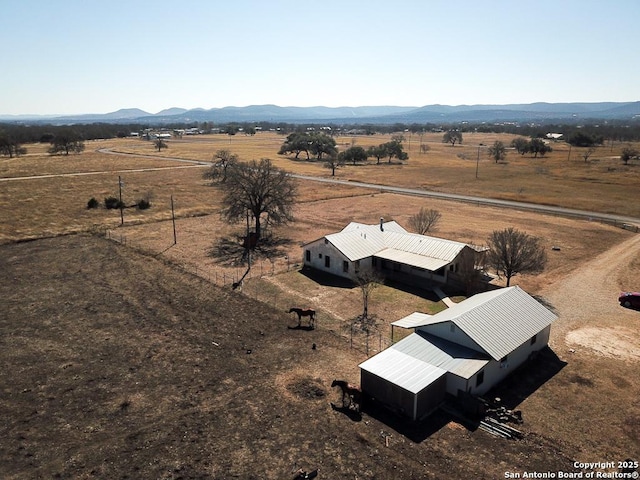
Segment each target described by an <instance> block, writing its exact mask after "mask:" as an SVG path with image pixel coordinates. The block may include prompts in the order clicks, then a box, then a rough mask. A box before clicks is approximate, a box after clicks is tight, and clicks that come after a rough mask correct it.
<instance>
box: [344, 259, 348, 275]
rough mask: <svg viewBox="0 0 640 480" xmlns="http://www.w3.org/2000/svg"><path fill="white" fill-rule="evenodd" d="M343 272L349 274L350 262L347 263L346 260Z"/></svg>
mask: <svg viewBox="0 0 640 480" xmlns="http://www.w3.org/2000/svg"><path fill="white" fill-rule="evenodd" d="M342 271H343V272H344V273H347V272H348V271H349V262H347V261H346V260H344V261H343V262H342Z"/></svg>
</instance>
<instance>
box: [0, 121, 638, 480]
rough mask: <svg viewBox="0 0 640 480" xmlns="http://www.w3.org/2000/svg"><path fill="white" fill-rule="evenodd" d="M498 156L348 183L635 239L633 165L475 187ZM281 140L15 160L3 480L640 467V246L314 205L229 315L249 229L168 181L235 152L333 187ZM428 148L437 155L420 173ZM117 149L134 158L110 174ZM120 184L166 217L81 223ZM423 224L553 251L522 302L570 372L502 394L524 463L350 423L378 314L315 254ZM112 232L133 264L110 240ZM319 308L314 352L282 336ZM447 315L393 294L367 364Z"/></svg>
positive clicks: (450, 234) (370, 419) (551, 357)
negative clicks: (539, 309)
mask: <svg viewBox="0 0 640 480" xmlns="http://www.w3.org/2000/svg"><path fill="white" fill-rule="evenodd" d="M495 138H500V139H501V140H503V141H505V143H508V142H509V141H510V138H512V137H509V136H505V135H501V136H491V135H483V136H480V135H472V134H468V135H465V141H464V144H463V145H461V146H458V145H456V147H451V146H450V145H445V144H442V143H441V142H440V139H441V135H436V134H427V135H424V136H423V137H422V138H420V137H418V136H416V135H414V136H412V137H411V138H410V139H409V138H408V139H407V143H408V145H407V147H406V149H407V150H408V151H409V153H410V159H409V161H408V162H407V163H406V164H405V165H396V164H392V165H387V164H385V165H367V166H357V167H353V166H346V167H345V168H343V169H340V170H338V172H337V176H338V177H339V178H341V179H353V180H358V181H367V182H372V183H380V184H390V185H400V186H404V187H424V188H429V189H436V190H439V191H447V192H454V193H465V194H472V195H479V196H490V197H494V198H508V199H515V200H522V201H529V202H540V203H546V204H554V205H562V206H567V207H572V208H580V209H584V210H593V211H598V212H609V213H616V214H620V215H626V216H634V217H640V206H639V205H638V204H637V202H634V201H632V200H633V199H634V198H635V197H636V196H637V185H638V180H639V179H640V165H637V164H634V163H633V162H630V165H628V166H624V165H622V163H621V162H620V160H619V159H617V158H616V157H615V156H616V154H617V153H618V152H619V149H620V148H622V145H614V146H613V147H611V146H607V147H602V148H601V149H599V151H598V152H596V153H595V154H594V155H593V156H592V157H591V158H590V159H589V162H587V163H585V162H584V160H583V159H582V158H580V157H579V156H578V155H579V154H578V152H575V151H572V158H568V156H569V155H568V154H569V149H568V146H566V145H564V144H554V145H553V147H554V152H553V153H552V154H551V155H549V157H548V158H545V159H531V158H528V157H524V158H523V157H520V156H516V155H515V154H514V153H510V154H509V156H508V157H507V160H506V162H505V163H503V164H495V163H493V162H492V161H490V160H488V159H487V158H486V155H485V156H481V157H480V162H479V175H478V176H479V178H478V179H477V180H476V178H475V172H476V161H477V152H478V147H477V145H478V144H479V143H483V144H485V145H489V144H491V143H492V142H493V140H494V139H495ZM282 139H283V138H282V137H281V136H277V135H275V134H270V133H260V134H258V135H256V136H254V137H245V136H234V137H227V136H222V135H220V136H202V137H196V138H194V139H193V140H191V139H190V141H182V142H180V141H171V142H170V143H169V149H168V150H163V151H162V152H161V153H160V154H158V153H157V152H154V151H153V148H152V145H151V144H150V143H147V142H143V141H141V140H134V139H122V140H109V141H98V142H91V143H87V148H86V151H85V152H84V153H83V154H81V155H77V156H74V155H70V156H69V157H50V156H48V155H46V154H45V148H44V147H43V146H28V149H29V154H28V155H26V156H24V157H21V158H18V159H11V160H9V159H2V160H0V207H2V208H1V210H0V225H2V229H1V230H0V244H3V245H0V267H1V268H0V289H1V291H0V295H2V298H3V299H4V302H5V308H3V309H2V313H0V338H1V339H2V354H0V359H2V363H3V369H2V374H0V379H1V380H0V389H1V390H2V396H1V399H0V404H1V405H2V408H0V419H1V420H2V427H0V428H1V430H0V438H2V440H0V471H2V472H3V478H10V479H22V478H108V479H113V478H122V479H124V478H130V479H134V478H163V479H178V478H202V479H208V478H211V479H227V478H246V479H249V478H255V479H257V478H267V479H283V478H292V477H293V472H294V470H295V469H297V468H304V469H306V470H310V469H312V468H319V469H320V477H319V478H331V479H334V478H367V479H373V478H376V479H405V478H406V479H414V478H415V479H418V478H433V479H436V478H465V477H469V478H486V479H495V478H505V472H523V471H538V472H546V471H547V470H550V471H556V472H557V471H559V470H564V471H572V470H573V468H572V464H573V461H576V460H577V461H581V462H598V461H614V462H615V461H618V460H624V459H625V458H629V457H631V458H634V459H636V460H637V459H640V446H639V445H640V437H639V434H638V432H640V403H639V402H638V396H639V394H640V381H639V379H638V375H637V371H638V362H639V361H640V342H639V341H638V332H639V331H640V313H639V312H637V311H633V310H628V309H624V308H622V307H620V306H619V305H618V304H617V302H616V294H617V292H618V291H619V290H621V289H623V290H626V289H635V290H640V284H638V278H640V260H639V259H640V254H639V252H640V241H639V240H638V239H639V238H640V237H638V235H636V234H632V233H630V232H628V231H625V230H622V229H620V228H617V227H615V226H612V225H606V224H601V223H598V222H590V221H588V220H575V219H566V218H562V217H557V216H550V215H541V214H535V213H532V212H520V211H513V210H507V209H500V208H495V207H480V206H475V205H470V204H459V203H455V202H449V201H443V200H427V199H423V198H417V197H408V196H402V195H395V194H387V193H379V192H376V191H371V190H366V189H361V188H355V187H346V186H341V185H328V184H316V183H312V182H300V185H299V189H300V198H299V202H298V204H297V206H296V211H295V215H296V219H297V220H296V222H294V223H293V224H291V225H290V226H288V227H286V228H280V229H277V230H275V231H274V232H273V233H274V234H275V236H276V238H278V239H280V244H279V245H278V246H277V247H273V248H272V249H269V250H263V251H261V252H259V255H258V256H257V257H256V258H255V259H254V265H253V269H252V275H251V277H250V278H249V280H248V281H247V282H246V283H245V285H244V288H243V291H242V292H237V291H232V290H231V289H230V287H229V284H230V283H231V282H232V281H234V279H235V278H237V277H238V276H239V275H240V274H241V273H242V272H243V267H242V266H238V265H234V264H233V262H232V259H229V258H220V257H219V256H216V255H215V251H216V245H217V244H218V242H219V241H220V239H223V238H226V237H230V238H233V237H234V236H236V235H237V234H238V232H239V231H241V229H242V226H241V225H237V226H233V225H231V226H230V225H227V224H225V223H224V222H222V221H221V219H220V217H219V215H217V211H218V210H219V207H220V197H219V194H218V192H217V190H216V188H214V187H211V186H209V185H207V183H206V182H205V181H204V180H203V179H202V173H203V171H204V168H206V167H203V166H197V165H196V166H194V165H188V164H184V163H178V162H175V161H174V160H171V159H170V157H178V158H186V159H193V160H205V161H208V160H210V159H211V157H212V155H213V153H214V152H215V151H216V150H219V149H223V148H225V149H229V150H231V151H232V152H234V153H237V154H238V155H239V156H240V158H241V159H246V160H248V159H253V158H262V157H269V158H271V159H273V160H274V162H276V164H277V165H278V166H280V167H282V168H285V169H287V170H289V171H292V172H296V173H305V174H310V175H316V176H323V177H328V176H329V175H330V171H329V170H327V169H325V168H323V167H322V166H321V165H319V164H317V163H315V162H308V161H306V160H304V161H293V160H292V159H288V158H284V157H279V156H277V155H276V154H275V152H277V150H278V148H279V145H280V143H281V142H282ZM386 140H388V137H386V136H372V137H355V138H351V137H349V138H339V139H338V143H339V144H340V145H341V146H342V147H343V148H346V147H347V146H349V145H351V144H353V143H354V142H355V144H356V145H362V146H365V147H366V146H368V145H371V144H378V143H382V142H383V141H386ZM421 141H422V142H424V143H428V144H429V145H430V147H431V150H430V151H429V152H428V153H427V154H420V153H418V152H419V144H420V142H421ZM104 148H109V149H112V150H115V151H118V152H123V154H122V155H109V154H106V153H100V152H98V150H99V149H104ZM481 150H482V149H481ZM574 150H575V149H574ZM127 153H136V154H142V155H151V156H155V157H160V158H143V157H137V156H132V155H127ZM574 157H575V158H574ZM87 173H88V174H87ZM38 176H40V177H38ZM118 176H121V177H122V178H123V181H124V190H123V196H124V199H125V202H126V203H127V204H131V203H134V202H135V201H136V200H137V199H138V198H141V197H143V196H145V195H148V194H150V195H151V198H152V208H151V209H149V210H146V211H138V210H136V209H135V208H128V209H126V210H125V212H124V218H125V225H124V226H122V227H121V226H120V215H119V212H118V211H107V210H105V209H96V210H87V209H86V204H87V201H88V199H89V198H91V197H95V198H97V199H98V200H101V201H102V199H103V198H104V197H106V196H111V195H117V193H118ZM20 177H31V178H20ZM171 196H173V198H174V202H175V208H176V214H177V221H176V232H177V238H178V242H177V244H176V245H173V229H172V222H171V211H170V207H169V202H170V197H171ZM422 206H425V207H427V208H435V209H437V210H439V211H440V212H441V213H442V220H441V223H440V224H439V225H438V229H437V230H436V232H435V234H436V235H438V236H442V237H445V238H451V239H454V240H459V241H463V242H472V243H475V244H483V243H484V242H485V241H486V238H487V236H488V234H489V233H490V232H491V231H492V230H494V229H499V228H504V227H507V226H514V227H516V228H518V229H521V230H524V231H527V232H529V233H532V234H536V235H539V236H541V237H542V238H543V241H544V245H545V246H546V247H547V248H548V250H549V264H548V266H547V268H546V270H545V272H544V273H543V274H541V275H538V276H522V277H514V279H513V280H512V283H515V284H519V285H521V286H522V287H523V288H524V289H525V290H527V291H528V292H530V293H532V294H534V295H538V296H540V297H541V298H542V299H544V300H545V301H546V302H548V303H549V304H550V305H551V307H552V308H554V309H555V310H556V313H558V315H559V320H558V321H557V322H556V324H555V325H554V327H553V329H552V337H551V350H550V352H548V353H547V354H546V355H544V356H543V358H541V359H540V361H539V362H538V363H536V364H535V365H531V366H530V367H528V369H526V370H524V371H521V372H518V374H517V375H515V376H514V377H513V378H512V379H511V380H510V381H509V382H507V383H506V384H505V385H503V386H502V387H501V388H500V389H499V391H498V392H496V395H499V396H501V398H503V399H504V400H505V402H507V404H508V405H509V406H513V407H517V408H518V409H521V410H522V411H523V415H524V419H525V423H524V425H522V429H523V431H524V432H525V438H524V439H522V440H518V441H506V440H501V439H497V438H494V437H491V436H489V435H488V434H486V433H484V432H482V431H478V430H473V429H468V428H466V427H464V426H462V425H460V424H459V423H457V422H455V421H453V419H451V418H448V417H446V416H445V415H436V416H434V417H431V418H430V419H428V420H427V421H426V422H424V423H422V424H420V425H407V424H404V423H402V422H399V421H398V420H397V419H394V418H393V417H391V416H389V415H388V414H387V413H386V412H384V411H380V410H378V409H376V408H373V407H372V408H370V409H369V410H367V409H365V411H364V412H363V414H362V415H361V416H356V415H353V414H352V413H350V412H346V411H344V410H341V409H340V408H335V406H336V405H337V404H339V396H338V395H337V392H335V391H332V390H331V388H330V384H331V380H332V379H333V378H335V377H342V378H348V379H349V380H351V381H355V382H357V380H358V368H357V365H358V363H359V362H361V361H363V360H364V359H366V358H367V355H366V351H365V349H364V348H365V347H364V346H365V343H363V338H362V337H360V338H356V341H355V345H354V347H355V348H350V333H349V322H350V319H352V318H353V317H355V316H356V315H357V314H358V313H360V309H361V300H360V292H359V291H358V290H357V289H355V288H352V287H349V286H344V285H334V284H331V283H327V282H323V281H320V282H319V281H318V279H316V278H311V277H309V276H307V275H305V274H303V273H302V272H300V270H299V269H298V268H297V267H298V265H297V264H299V262H300V259H301V255H302V250H301V248H300V245H301V244H302V243H304V242H308V241H311V240H313V239H316V238H318V237H321V236H322V235H324V234H327V233H330V232H334V231H337V230H339V229H341V228H342V227H343V226H344V225H346V224H347V223H348V222H349V221H359V222H365V223H375V222H377V221H378V219H379V218H380V217H384V218H385V219H387V220H392V219H393V220H396V221H398V222H399V223H400V224H402V225H404V226H406V225H407V220H408V218H409V216H410V215H412V214H413V213H415V212H416V211H418V210H419V209H420V207H422ZM107 230H108V232H109V236H110V237H111V238H112V239H116V240H118V242H120V241H121V242H122V243H125V244H126V245H122V244H119V243H118V242H113V241H110V240H108V239H105V238H104V236H105V232H106V231H107ZM72 233H73V234H75V235H67V234H72ZM87 233H90V234H89V235H87ZM44 237H60V238H44ZM30 239H38V240H36V241H31V242H24V240H30ZM551 246H557V247H560V250H559V251H552V250H551V249H550V247H551ZM497 282H498V283H500V281H499V280H498V281H497ZM223 284H224V285H223ZM301 302H305V304H310V305H313V306H315V307H316V308H317V309H318V310H319V312H320V315H319V328H317V329H316V330H313V331H305V330H291V329H289V328H287V327H289V326H292V325H295V321H294V320H293V319H292V318H291V317H290V316H289V315H288V314H286V313H284V311H285V309H286V308H288V307H289V306H291V304H293V303H301ZM442 308H444V306H443V305H442V304H441V303H440V302H437V300H436V299H434V298H432V297H430V296H429V295H428V293H426V292H416V291H407V290H402V289H395V288H391V286H381V287H380V288H379V289H377V290H375V292H374V294H373V298H372V302H371V305H370V307H369V310H370V312H372V313H374V314H375V315H376V318H377V321H378V332H379V333H378V336H377V337H374V338H371V339H370V342H369V344H368V345H367V346H368V350H369V354H373V353H375V352H376V351H378V350H379V349H380V348H384V346H385V345H386V344H387V343H388V341H389V333H390V332H389V329H388V323H389V322H391V321H394V320H397V319H398V318H400V317H402V316H404V315H406V314H408V313H411V312H413V311H416V310H419V311H430V312H435V311H438V310H440V309H442ZM313 343H315V344H316V346H317V348H316V349H312V348H311V345H312V344H313ZM467 427H468V426H467ZM388 435H391V437H389V438H390V440H389V444H388V446H387V443H386V441H385V438H386V437H387V436H388Z"/></svg>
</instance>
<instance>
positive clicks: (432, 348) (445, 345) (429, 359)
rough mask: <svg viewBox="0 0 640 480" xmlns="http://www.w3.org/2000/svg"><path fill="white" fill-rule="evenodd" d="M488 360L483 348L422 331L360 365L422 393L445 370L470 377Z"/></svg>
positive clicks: (388, 379)
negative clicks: (471, 347)
mask: <svg viewBox="0 0 640 480" xmlns="http://www.w3.org/2000/svg"><path fill="white" fill-rule="evenodd" d="M488 362H489V358H488V357H486V356H485V355H482V354H481V353H479V352H476V351H474V350H471V349H469V348H466V347H463V346H460V345H457V344H455V343H452V342H449V341H447V340H443V339H441V338H438V337H435V336H433V335H428V334H426V333H424V332H418V333H413V334H411V335H409V336H408V337H406V338H404V339H402V340H401V341H399V342H398V343H396V344H394V345H392V346H391V347H389V348H387V349H386V350H384V351H382V352H380V353H379V354H377V355H375V356H374V357H371V358H370V359H369V360H367V361H365V362H363V363H361V364H360V368H362V369H363V370H365V371H367V372H370V373H372V374H374V375H377V376H379V377H381V378H384V379H385V380H387V381H389V382H392V383H394V384H396V385H398V386H400V387H402V388H404V389H405V390H408V391H410V392H412V393H418V392H420V391H421V390H423V389H424V388H425V387H426V386H428V385H429V384H431V383H432V382H434V381H435V380H437V379H438V378H440V377H441V376H442V375H443V374H444V373H445V372H451V373H453V374H454V375H457V376H459V377H462V378H465V379H468V378H471V377H472V376H473V375H475V374H476V373H477V372H478V371H479V370H481V369H482V368H483V367H484V366H485V365H486V364H487V363H488Z"/></svg>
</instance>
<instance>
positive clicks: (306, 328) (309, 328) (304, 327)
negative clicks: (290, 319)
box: [287, 325, 315, 332]
mask: <svg viewBox="0 0 640 480" xmlns="http://www.w3.org/2000/svg"><path fill="white" fill-rule="evenodd" d="M287 328H288V329H289V330H304V331H306V332H310V331H312V330H314V329H315V327H314V326H313V325H296V326H295V327H292V326H291V325H287Z"/></svg>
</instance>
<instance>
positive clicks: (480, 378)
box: [476, 370, 484, 387]
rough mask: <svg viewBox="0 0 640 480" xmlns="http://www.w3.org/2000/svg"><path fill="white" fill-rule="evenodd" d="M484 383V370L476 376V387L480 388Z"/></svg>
mask: <svg viewBox="0 0 640 480" xmlns="http://www.w3.org/2000/svg"><path fill="white" fill-rule="evenodd" d="M482 382H484V370H482V371H481V372H479V373H478V375H477V376H476V387H479V386H480V385H482Z"/></svg>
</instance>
